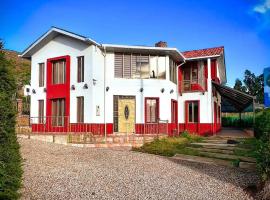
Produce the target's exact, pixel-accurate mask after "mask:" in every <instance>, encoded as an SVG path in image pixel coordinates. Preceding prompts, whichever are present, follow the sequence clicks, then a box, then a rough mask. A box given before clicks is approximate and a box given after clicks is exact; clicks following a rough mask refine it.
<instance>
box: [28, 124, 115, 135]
mask: <svg viewBox="0 0 270 200" xmlns="http://www.w3.org/2000/svg"><path fill="white" fill-rule="evenodd" d="M106 126H107V134H113V124H112V123H107V124H106ZM104 127H105V126H104V124H92V123H89V124H87V123H83V124H77V123H71V124H70V126H69V127H68V130H65V129H63V128H61V127H50V128H49V127H48V126H46V125H45V126H44V125H43V124H32V132H33V133H35V132H36V133H39V134H40V133H43V134H44V133H53V134H56V133H57V134H69V133H70V132H72V133H81V132H84V133H85V132H91V133H92V134H94V135H104V132H105V129H104Z"/></svg>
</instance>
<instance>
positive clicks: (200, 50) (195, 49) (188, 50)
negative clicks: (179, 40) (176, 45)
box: [182, 46, 224, 53]
mask: <svg viewBox="0 0 270 200" xmlns="http://www.w3.org/2000/svg"><path fill="white" fill-rule="evenodd" d="M218 48H223V49H224V46H217V47H209V48H203V49H193V50H187V51H182V52H183V53H184V52H190V51H203V50H210V49H218Z"/></svg>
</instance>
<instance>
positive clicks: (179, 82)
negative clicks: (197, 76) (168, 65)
mask: <svg viewBox="0 0 270 200" xmlns="http://www.w3.org/2000/svg"><path fill="white" fill-rule="evenodd" d="M182 81H183V71H182V68H180V67H179V68H178V91H179V93H180V94H181V93H182Z"/></svg>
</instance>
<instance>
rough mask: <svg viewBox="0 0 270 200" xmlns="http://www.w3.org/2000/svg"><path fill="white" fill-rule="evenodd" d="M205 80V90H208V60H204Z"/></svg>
mask: <svg viewBox="0 0 270 200" xmlns="http://www.w3.org/2000/svg"><path fill="white" fill-rule="evenodd" d="M204 80H205V91H207V90H208V66H207V61H204Z"/></svg>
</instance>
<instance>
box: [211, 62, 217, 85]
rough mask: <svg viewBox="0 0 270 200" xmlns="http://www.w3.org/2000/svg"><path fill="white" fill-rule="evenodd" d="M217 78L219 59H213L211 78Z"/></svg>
mask: <svg viewBox="0 0 270 200" xmlns="http://www.w3.org/2000/svg"><path fill="white" fill-rule="evenodd" d="M216 78H217V60H216V59H213V60H211V79H212V80H213V81H214V80H215V79H216Z"/></svg>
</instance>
